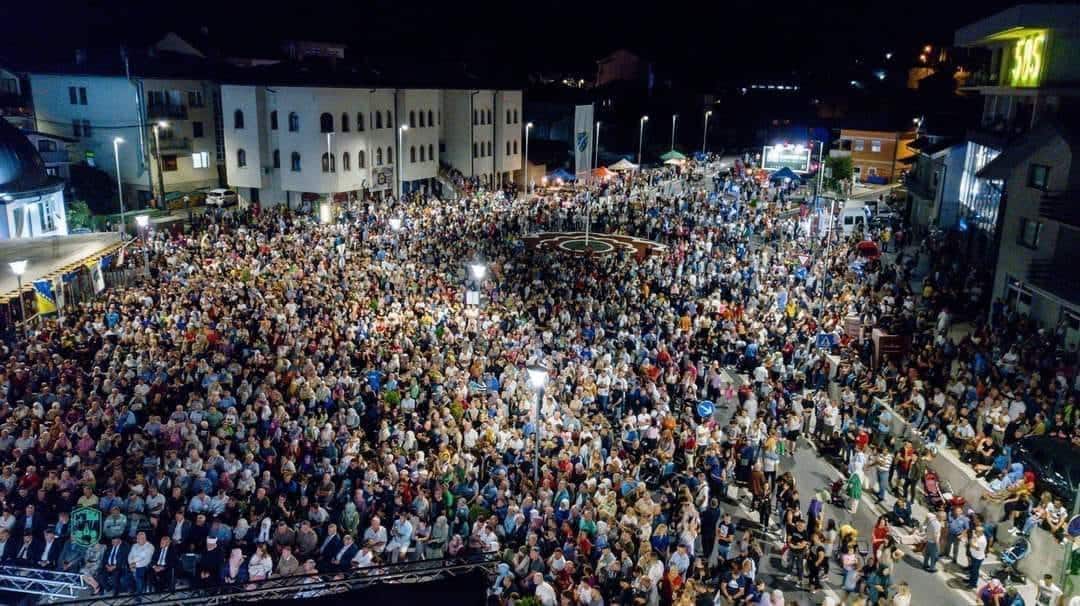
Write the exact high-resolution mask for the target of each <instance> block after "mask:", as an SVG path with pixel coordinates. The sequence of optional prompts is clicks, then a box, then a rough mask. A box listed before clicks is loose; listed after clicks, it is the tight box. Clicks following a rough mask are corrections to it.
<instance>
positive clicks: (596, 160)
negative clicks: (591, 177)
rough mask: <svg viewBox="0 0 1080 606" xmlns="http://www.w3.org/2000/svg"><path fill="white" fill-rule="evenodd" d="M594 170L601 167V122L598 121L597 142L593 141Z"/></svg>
mask: <svg viewBox="0 0 1080 606" xmlns="http://www.w3.org/2000/svg"><path fill="white" fill-rule="evenodd" d="M593 146H594V149H593V168H596V167H598V166H600V121H599V120H597V121H596V141H593Z"/></svg>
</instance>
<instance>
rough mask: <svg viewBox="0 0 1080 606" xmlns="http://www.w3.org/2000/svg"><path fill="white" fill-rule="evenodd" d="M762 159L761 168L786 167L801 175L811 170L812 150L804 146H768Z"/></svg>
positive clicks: (775, 168) (776, 168)
mask: <svg viewBox="0 0 1080 606" xmlns="http://www.w3.org/2000/svg"><path fill="white" fill-rule="evenodd" d="M761 157H762V162H761V167H762V168H764V169H765V170H779V169H781V168H784V167H787V168H790V169H791V170H793V171H795V172H800V173H805V172H808V171H809V170H810V148H809V147H804V146H802V145H766V146H765V149H764V150H763V152H762V154H761Z"/></svg>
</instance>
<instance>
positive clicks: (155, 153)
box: [28, 63, 221, 203]
mask: <svg viewBox="0 0 1080 606" xmlns="http://www.w3.org/2000/svg"><path fill="white" fill-rule="evenodd" d="M94 67H95V69H91V68H89V67H87V66H85V64H81V63H76V64H75V65H73V66H70V67H65V68H60V69H55V70H48V71H45V70H42V71H32V72H30V73H29V74H28V80H29V82H30V90H31V95H32V99H33V107H34V123H35V128H34V130H36V131H38V132H40V133H44V134H47V135H55V136H60V137H65V138H68V139H71V140H74V141H75V143H74V144H73V147H74V148H75V152H74V153H75V154H76V155H77V159H78V160H79V161H85V162H86V163H87V164H90V165H92V166H95V167H97V168H100V169H101V170H103V171H105V172H106V173H108V174H109V175H110V176H113V177H115V175H116V174H117V172H119V175H120V177H119V180H120V183H121V185H122V187H123V190H124V196H125V199H126V200H135V201H138V202H139V203H146V202H148V201H149V200H151V199H152V198H159V197H161V195H162V192H165V195H166V198H168V197H169V194H170V192H180V193H183V192H189V191H192V190H196V189H200V188H207V187H214V186H217V185H218V184H219V183H220V182H221V177H220V174H219V170H218V161H219V154H220V152H221V149H220V145H219V141H218V138H219V137H218V132H217V129H216V128H215V118H216V116H215V111H214V99H215V96H216V95H217V87H216V85H215V84H214V83H213V82H212V81H211V80H209V79H205V80H203V79H190V78H165V77H150V76H132V77H128V76H127V75H125V74H123V73H122V72H121V73H108V72H109V71H118V70H122V68H123V66H122V65H120V64H119V63H117V65H114V66H112V67H113V68H114V69H113V70H100V69H96V68H97V67H98V66H94ZM103 71H104V72H106V73H102V72H103ZM155 127H156V128H155ZM155 130H156V133H155ZM117 138H119V139H122V140H123V142H122V143H120V144H119V145H115V146H114V140H116V139H117ZM114 149H116V150H118V152H119V169H117V158H116V156H115V155H114V153H113V151H114Z"/></svg>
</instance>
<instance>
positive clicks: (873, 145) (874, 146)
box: [870, 139, 881, 154]
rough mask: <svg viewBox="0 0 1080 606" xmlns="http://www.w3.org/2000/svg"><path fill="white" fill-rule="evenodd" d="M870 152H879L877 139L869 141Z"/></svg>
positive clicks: (879, 145)
mask: <svg viewBox="0 0 1080 606" xmlns="http://www.w3.org/2000/svg"><path fill="white" fill-rule="evenodd" d="M870 151H872V152H874V153H875V154H876V153H878V152H880V151H881V141H879V140H878V139H874V140H872V141H870Z"/></svg>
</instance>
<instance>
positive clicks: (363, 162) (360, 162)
mask: <svg viewBox="0 0 1080 606" xmlns="http://www.w3.org/2000/svg"><path fill="white" fill-rule="evenodd" d="M364 155H365V154H364V150H360V151H358V152H356V168H367V158H365V157H364Z"/></svg>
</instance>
